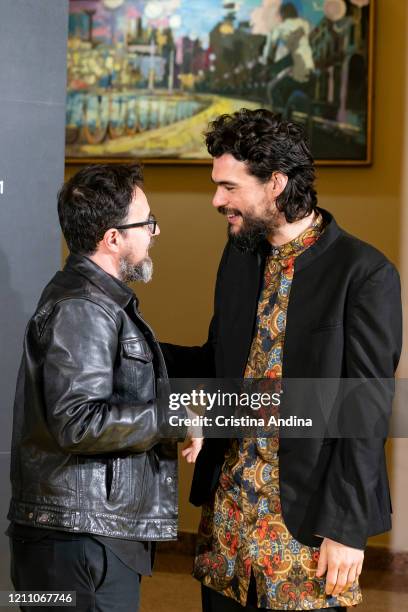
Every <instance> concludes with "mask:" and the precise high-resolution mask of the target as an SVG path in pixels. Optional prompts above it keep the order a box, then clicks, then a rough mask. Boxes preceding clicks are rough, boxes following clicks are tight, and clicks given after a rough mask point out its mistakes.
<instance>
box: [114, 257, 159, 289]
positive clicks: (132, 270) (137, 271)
mask: <svg viewBox="0 0 408 612" xmlns="http://www.w3.org/2000/svg"><path fill="white" fill-rule="evenodd" d="M152 276H153V262H152V260H151V258H150V257H149V256H148V257H145V258H144V259H143V260H142V261H140V262H139V263H138V264H136V265H135V264H132V263H130V261H129V260H128V259H127V257H122V258H121V260H120V268H119V277H120V280H121V281H122V282H124V283H133V282H135V281H142V282H143V283H148V282H150V281H151V280H152Z"/></svg>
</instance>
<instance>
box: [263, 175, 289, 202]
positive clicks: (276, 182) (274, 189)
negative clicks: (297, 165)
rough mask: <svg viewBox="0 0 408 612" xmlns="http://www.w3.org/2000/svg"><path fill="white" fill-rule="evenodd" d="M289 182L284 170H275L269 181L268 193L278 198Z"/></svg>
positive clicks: (273, 197) (273, 198)
mask: <svg viewBox="0 0 408 612" xmlns="http://www.w3.org/2000/svg"><path fill="white" fill-rule="evenodd" d="M287 184H288V177H287V175H286V174H283V172H274V173H273V174H272V176H271V178H270V180H269V182H268V186H267V190H268V195H269V197H270V198H271V199H272V200H276V198H278V197H279V196H280V194H281V193H282V192H283V191H284V190H285V187H286V185H287Z"/></svg>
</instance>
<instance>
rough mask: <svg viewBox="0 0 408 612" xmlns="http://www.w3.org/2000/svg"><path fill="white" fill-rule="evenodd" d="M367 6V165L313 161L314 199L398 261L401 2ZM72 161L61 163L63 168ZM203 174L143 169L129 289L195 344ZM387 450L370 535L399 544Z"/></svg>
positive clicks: (193, 514)
mask: <svg viewBox="0 0 408 612" xmlns="http://www.w3.org/2000/svg"><path fill="white" fill-rule="evenodd" d="M376 6H377V27H376V43H375V48H376V49H375V101H374V126H373V129H374V132H373V133H374V163H373V165H372V166H371V167H369V168H361V167H360V168H344V167H337V168H334V167H333V168H326V167H324V168H323V167H322V168H319V170H318V181H317V188H318V193H319V201H320V205H321V206H322V207H324V208H327V209H329V210H330V211H331V212H332V213H333V214H334V215H335V217H336V219H337V221H338V222H339V224H340V225H341V226H343V227H344V228H345V229H347V230H348V231H349V232H351V233H353V234H356V235H358V236H359V237H360V238H362V239H363V240H366V241H368V242H370V243H372V244H374V245H375V246H376V247H377V248H379V249H381V250H382V251H383V252H384V253H385V254H386V255H387V256H388V257H389V258H390V259H391V260H392V261H393V262H394V263H395V264H396V265H397V266H399V267H400V268H401V267H402V261H401V241H402V238H403V237H402V234H401V224H402V211H403V208H402V205H403V177H404V167H405V168H406V167H407V163H408V157H406V158H404V128H405V123H406V118H405V112H404V109H405V107H406V104H405V99H404V94H405V84H406V82H407V75H406V73H407V67H408V62H407V59H406V53H405V51H406V39H407V36H408V23H407V3H406V2H404V1H402V0H377V2H376ZM404 105H405V106H404ZM77 169H78V167H75V166H67V167H66V176H67V177H69V176H70V175H71V174H72V173H73V172H75V171H76V170H77ZM210 172H211V168H210V166H204V167H202V166H195V165H190V166H188V165H184V166H179V165H174V166H156V165H154V166H153V165H148V166H146V168H145V178H146V192H147V194H148V196H149V200H150V204H151V208H152V210H153V211H154V212H155V213H156V215H157V217H158V219H159V223H160V228H161V235H160V237H159V238H158V240H157V242H156V245H155V247H154V249H153V251H152V257H153V259H154V264H155V273H154V280H153V281H152V283H151V284H149V285H148V286H139V285H138V286H136V287H135V289H136V292H137V294H138V296H139V297H140V299H141V309H142V312H143V314H144V316H145V317H146V318H147V319H148V320H149V321H150V323H151V324H152V325H153V327H154V329H155V330H156V333H157V335H158V336H159V337H160V338H161V339H162V340H167V341H174V342H178V343H182V344H196V343H202V342H203V341H205V339H206V334H207V328H208V322H209V319H210V316H211V310H212V299H213V287H214V280H215V274H216V269H217V265H218V262H219V258H220V255H221V252H222V248H223V245H224V243H225V236H226V227H225V220H224V219H223V218H221V216H220V215H218V214H217V213H216V212H215V211H214V209H213V208H212V206H211V199H212V195H213V191H214V190H213V185H212V184H211V181H210ZM407 233H408V227H407V231H406V232H405V235H406V234H407ZM65 253H66V252H65V250H64V251H63V256H65ZM407 280H408V279H407ZM388 456H389V463H390V469H391V476H392V485H393V490H394V493H393V497H394V511H395V515H396V519H395V522H394V532H393V535H392V536H389V535H387V536H382V537H380V538H375V539H373V540H372V543H373V544H382V545H387V546H390V547H392V548H396V549H399V550H408V531H407V530H406V529H405V528H404V527H403V525H402V514H401V512H402V511H403V510H402V509H403V508H404V506H405V504H406V501H408V500H405V499H403V498H402V497H401V490H402V489H403V490H404V491H407V490H408V483H407V482H405V486H404V480H403V479H404V478H406V477H405V474H406V473H407V472H408V470H405V471H404V470H402V471H401V468H400V467H399V466H400V465H401V453H400V454H399V457H400V459H399V460H398V465H397V466H396V460H395V457H394V455H393V445H392V443H391V444H390V443H389V445H388ZM191 473H192V470H191V468H190V466H187V465H184V463H181V467H180V475H181V490H180V514H181V516H180V529H181V530H183V531H195V530H196V527H197V522H198V518H199V513H198V511H197V510H196V509H194V508H192V507H191V506H190V505H189V504H188V502H187V499H188V489H189V483H190V480H191ZM397 488H398V490H399V491H398V492H397V490H396V489H397ZM397 493H398V494H397Z"/></svg>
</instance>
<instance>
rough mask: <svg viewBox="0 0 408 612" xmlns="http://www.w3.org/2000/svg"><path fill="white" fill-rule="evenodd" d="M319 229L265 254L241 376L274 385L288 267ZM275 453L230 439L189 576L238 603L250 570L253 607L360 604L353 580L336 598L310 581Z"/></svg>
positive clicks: (268, 442) (272, 447)
mask: <svg viewBox="0 0 408 612" xmlns="http://www.w3.org/2000/svg"><path fill="white" fill-rule="evenodd" d="M323 231H324V227H323V219H322V217H321V215H319V216H318V218H317V219H316V221H315V223H314V224H313V226H312V227H310V228H308V229H307V230H306V231H304V232H303V233H302V234H301V235H300V236H298V237H297V238H295V239H294V240H292V241H291V242H289V243H287V244H285V245H283V246H280V247H277V248H273V249H272V253H271V255H270V256H269V258H268V259H267V262H266V266H265V273H264V283H263V289H262V293H261V296H260V299H259V303H258V312H257V319H256V332H255V335H254V338H253V341H252V346H251V351H250V355H249V358H248V363H247V366H246V371H245V377H246V378H272V379H275V380H276V381H277V383H278V384H279V380H280V379H281V377H282V354H283V349H284V338H285V328H286V313H287V309H288V302H289V295H290V288H291V284H292V279H293V275H294V262H295V259H296V257H297V256H298V255H300V253H302V252H303V251H305V250H306V249H307V248H308V247H310V246H311V245H312V244H313V243H315V242H316V241H317V240H318V238H319V236H320V234H321V233H322V232H323ZM278 449H279V435H272V436H271V437H268V438H244V439H242V440H234V441H232V443H231V445H230V447H229V449H228V450H227V452H226V455H225V462H224V465H223V467H222V472H221V476H220V480H219V485H218V488H217V490H216V493H215V497H214V501H213V503H211V504H208V505H204V506H203V509H202V517H201V522H200V526H199V532H198V542H197V553H196V558H195V563H194V571H193V575H194V576H195V577H196V578H197V579H198V580H200V581H201V582H203V584H205V585H206V586H208V587H212V588H214V589H216V590H218V591H219V592H221V593H222V594H223V595H225V596H226V597H230V598H232V599H234V600H236V601H238V602H239V603H240V604H241V605H242V606H245V605H246V602H247V595H248V588H249V581H250V577H251V572H252V573H253V575H254V578H255V581H256V591H257V598H258V607H260V608H269V609H271V610H313V609H319V608H331V607H335V606H353V605H356V604H358V603H360V602H361V601H362V595H361V591H360V587H359V585H358V582H357V581H356V583H354V584H353V585H352V586H351V587H350V588H349V589H348V591H346V592H344V593H342V594H341V595H338V596H336V597H334V596H327V595H326V594H325V577H323V578H317V577H316V569H317V563H318V560H319V548H315V547H310V546H306V545H304V544H302V543H300V542H298V541H297V540H296V539H295V538H294V537H293V536H292V535H291V534H290V532H289V531H288V529H287V527H286V525H285V522H284V519H283V516H282V513H281V505H280V492H279V459H278Z"/></svg>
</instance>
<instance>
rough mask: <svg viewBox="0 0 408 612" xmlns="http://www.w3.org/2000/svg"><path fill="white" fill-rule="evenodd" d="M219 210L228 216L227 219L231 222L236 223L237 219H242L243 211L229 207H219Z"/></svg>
mask: <svg viewBox="0 0 408 612" xmlns="http://www.w3.org/2000/svg"><path fill="white" fill-rule="evenodd" d="M218 211H219V212H220V213H221V214H222V215H224V216H225V217H227V221H228V222H229V223H235V222H236V221H238V219H240V218H241V217H242V215H241V213H240V212H239V210H236V209H235V210H228V208H219V209H218Z"/></svg>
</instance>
